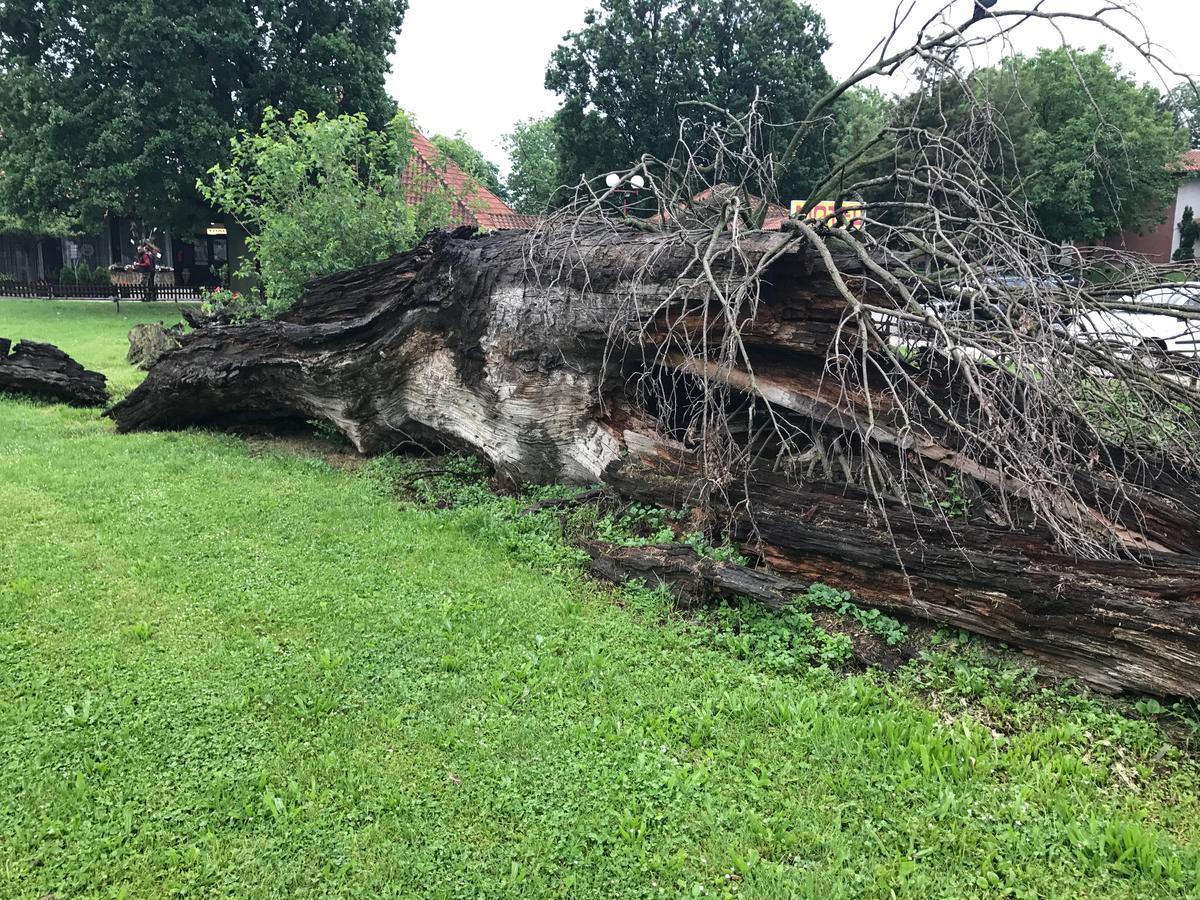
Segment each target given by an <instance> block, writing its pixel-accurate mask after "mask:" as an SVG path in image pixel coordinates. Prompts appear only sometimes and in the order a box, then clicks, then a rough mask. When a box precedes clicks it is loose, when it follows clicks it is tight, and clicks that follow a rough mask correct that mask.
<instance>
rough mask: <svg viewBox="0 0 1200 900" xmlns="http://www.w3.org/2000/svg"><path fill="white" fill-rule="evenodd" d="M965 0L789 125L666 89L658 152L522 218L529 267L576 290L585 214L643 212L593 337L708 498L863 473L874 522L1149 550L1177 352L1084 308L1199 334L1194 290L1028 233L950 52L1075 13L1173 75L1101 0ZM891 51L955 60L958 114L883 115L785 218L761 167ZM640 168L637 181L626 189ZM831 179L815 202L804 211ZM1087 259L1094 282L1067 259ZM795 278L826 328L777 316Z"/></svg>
mask: <svg viewBox="0 0 1200 900" xmlns="http://www.w3.org/2000/svg"><path fill="white" fill-rule="evenodd" d="M969 6H970V4H963V3H947V4H945V5H943V6H941V7H940V9H938V10H937V12H936V14H935V15H934V16H932V17H931V18H929V19H928V21H925V22H924V23H919V22H916V21H915V19H914V16H915V10H916V8H917V7H918V4H917V3H915V2H910V0H905V2H903V3H901V4H900V5H899V7H897V10H896V14H895V16H894V18H893V27H892V29H891V32H890V34H889V35H888V36H887V37H886V38H885V39H884V40H882V41H881V42H880V44H879V45H878V46H877V48H876V50H875V52H874V53H873V54H872V57H871V59H869V60H868V61H867V63H865V64H864V65H863V66H862V67H860V69H859V70H858V71H857V72H856V73H855V74H854V75H852V76H851V77H850V78H848V79H846V80H845V81H843V82H842V83H841V84H839V85H838V86H837V87H835V88H834V89H833V90H832V91H830V92H829V94H827V95H826V96H825V97H824V98H822V99H821V100H820V101H819V102H818V104H817V105H816V107H815V108H814V109H813V111H812V114H811V115H810V117H809V118H808V119H807V120H805V121H804V122H801V123H798V124H795V123H793V124H792V125H790V126H787V134H788V135H789V136H790V139H788V138H784V139H783V140H781V130H782V129H781V128H780V127H779V126H775V125H771V124H769V122H768V113H769V110H768V109H767V107H766V106H765V104H763V103H762V102H757V101H756V102H755V103H754V104H753V105H752V106H751V108H750V109H749V110H746V111H732V110H724V109H719V108H716V107H713V106H710V105H706V104H683V105H682V106H681V113H682V116H683V122H682V127H681V130H680V138H679V142H678V149H677V152H676V153H675V155H674V157H673V158H672V159H670V160H661V159H655V158H652V157H644V158H643V159H641V160H639V161H638V162H637V164H636V165H635V166H633V167H632V168H631V169H629V170H628V171H626V172H622V173H617V175H618V178H616V179H609V181H615V182H616V183H617V186H616V187H611V186H609V185H608V183H607V182H606V183H604V184H603V185H600V184H599V183H598V182H599V181H600V180H599V179H598V180H597V181H592V182H586V181H585V182H583V183H581V184H580V185H579V186H578V187H577V189H576V191H575V196H574V200H573V202H572V203H570V204H568V205H567V206H566V207H564V208H563V209H562V210H560V211H559V212H558V213H557V214H555V215H554V216H552V217H550V218H549V219H548V220H547V221H546V222H545V223H544V224H543V225H542V226H541V227H540V228H539V229H537V230H536V231H535V232H533V233H532V234H531V236H530V251H529V261H530V264H531V270H532V271H534V272H535V273H536V277H537V278H538V279H539V280H540V281H541V282H542V283H543V284H544V285H554V284H558V283H562V284H566V283H568V282H570V283H573V284H582V288H581V290H582V291H583V292H585V293H586V291H587V279H586V272H585V273H584V277H583V278H582V279H581V278H580V271H579V270H580V269H585V270H586V267H587V265H588V264H589V262H588V261H589V260H591V261H593V262H594V259H595V256H594V253H592V252H591V251H589V250H588V249H587V248H588V247H592V248H594V247H595V246H596V242H597V235H598V234H600V235H603V234H604V233H606V232H607V233H614V232H617V231H619V230H622V229H628V228H631V227H633V228H638V229H641V230H642V231H644V232H646V236H645V240H644V241H643V242H642V245H641V246H642V252H641V253H640V255H639V256H638V262H637V265H636V266H634V267H631V268H630V270H629V271H628V272H627V273H626V277H625V278H624V279H623V284H624V289H623V291H622V294H621V296H620V297H618V298H615V301H614V298H612V297H605V298H604V304H605V308H606V309H611V310H612V312H611V320H610V333H609V353H610V360H611V361H612V362H613V363H614V364H621V370H622V371H624V372H625V373H627V376H628V379H629V381H628V390H627V395H628V397H629V398H630V400H631V403H632V405H633V407H634V408H636V409H637V410H639V411H640V413H642V414H644V415H646V416H648V417H652V418H653V419H654V420H655V421H656V423H657V427H658V428H659V429H660V431H661V433H662V434H663V435H664V436H666V437H669V438H672V439H674V440H676V441H679V442H680V443H681V444H683V445H684V446H686V447H689V448H691V449H693V450H694V451H695V453H696V455H697V457H698V458H699V459H700V460H701V464H702V467H703V473H704V478H703V492H704V493H705V494H707V495H708V496H712V495H713V494H714V493H715V494H719V495H720V496H721V497H723V498H725V499H731V498H732V499H733V501H734V503H736V494H737V492H736V491H733V490H732V488H733V487H734V486H736V485H738V484H739V483H744V482H745V480H746V479H752V478H754V477H755V473H756V472H758V471H762V470H763V468H764V467H767V468H769V469H770V470H773V471H775V472H785V473H787V474H788V475H789V476H790V477H792V478H794V479H796V480H797V481H801V482H802V481H804V480H820V481H822V482H824V483H829V482H831V481H843V482H845V483H847V484H848V485H853V486H856V487H858V488H863V489H865V490H866V491H867V493H868V495H869V496H870V497H871V498H872V499H873V501H874V505H875V507H876V509H877V512H878V514H879V521H880V522H881V523H882V525H883V526H884V527H887V526H888V523H889V520H890V519H891V518H892V517H894V516H895V515H897V510H916V509H920V510H923V511H926V512H927V511H928V510H930V509H932V510H934V511H940V513H941V515H942V517H943V520H944V522H945V524H947V525H951V526H952V525H953V521H952V520H953V519H955V518H956V517H958V516H961V515H966V514H968V512H969V514H971V515H978V516H981V517H985V518H987V519H989V520H991V522H992V523H993V524H995V525H1002V526H1006V527H1013V528H1037V529H1045V530H1047V531H1049V532H1050V533H1051V534H1052V535H1053V538H1054V539H1055V542H1056V543H1057V544H1058V546H1059V547H1060V548H1061V549H1062V550H1064V551H1066V552H1070V553H1075V554H1079V555H1082V556H1085V557H1090V558H1107V557H1111V556H1121V555H1129V554H1138V553H1140V552H1142V551H1161V550H1164V549H1166V547H1165V546H1164V544H1163V540H1162V535H1161V534H1156V533H1155V529H1154V528H1153V527H1152V526H1151V525H1150V523H1147V522H1146V521H1145V519H1144V517H1143V516H1142V509H1143V507H1142V503H1141V501H1142V500H1143V499H1144V498H1146V497H1147V496H1149V494H1150V493H1151V492H1152V493H1155V494H1161V492H1162V491H1163V490H1165V489H1166V488H1164V485H1169V484H1171V483H1187V482H1188V481H1189V480H1191V481H1192V483H1194V481H1195V480H1196V479H1197V478H1198V477H1200V387H1198V381H1197V376H1200V368H1198V363H1197V358H1196V357H1195V356H1193V357H1190V358H1189V357H1181V358H1172V357H1169V356H1167V355H1164V354H1162V353H1161V352H1160V351H1161V348H1160V347H1159V346H1157V345H1156V344H1154V343H1153V342H1150V343H1145V344H1141V343H1137V342H1131V341H1127V340H1116V341H1114V340H1110V339H1095V336H1094V335H1089V334H1088V333H1086V330H1085V329H1081V327H1080V323H1084V322H1088V321H1094V320H1095V319H1096V317H1097V316H1101V317H1102V316H1103V315H1104V314H1106V313H1111V312H1114V311H1126V312H1132V311H1137V312H1140V313H1147V312H1153V313H1155V314H1158V315H1162V316H1166V317H1170V319H1171V320H1172V321H1175V322H1177V323H1178V326H1179V328H1180V329H1181V331H1186V330H1187V329H1189V328H1196V330H1197V332H1198V333H1200V302H1198V303H1197V305H1195V306H1181V305H1169V304H1168V305H1162V306H1161V307H1156V308H1151V309H1148V308H1147V307H1146V306H1145V305H1141V304H1139V305H1135V304H1133V303H1132V302H1131V300H1130V297H1133V296H1137V295H1138V294H1140V293H1142V292H1144V291H1145V290H1147V289H1148V288H1151V287H1154V286H1156V285H1159V284H1160V283H1161V282H1162V280H1163V278H1164V272H1163V271H1162V270H1161V269H1160V268H1158V267H1156V266H1153V265H1151V264H1149V263H1147V262H1146V261H1145V260H1143V259H1141V258H1139V257H1136V256H1134V255H1132V254H1127V253H1121V252H1117V251H1098V250H1097V251H1092V250H1088V251H1086V252H1085V251H1083V250H1080V249H1077V248H1073V247H1062V246H1058V245H1055V244H1053V243H1052V242H1050V241H1048V240H1047V239H1045V238H1044V237H1043V236H1042V235H1041V234H1040V232H1039V228H1038V226H1037V223H1036V222H1035V220H1034V219H1033V217H1032V215H1031V213H1030V209H1029V205H1028V204H1027V203H1026V202H1024V200H1023V198H1022V197H1021V196H1020V194H1019V192H1018V193H1016V194H1013V193H1010V192H1009V191H1008V189H1006V188H1003V187H1001V186H1000V185H998V184H997V183H996V182H995V181H994V180H993V176H992V174H991V171H992V168H991V165H990V164H991V163H992V162H993V157H994V154H995V153H996V152H997V151H996V148H997V147H1000V148H1003V147H1004V146H1005V145H1006V144H1007V143H1008V141H1009V138H1008V135H1007V131H1006V123H1005V121H1004V118H1003V116H1002V115H1001V114H1000V113H999V112H998V111H997V110H996V109H994V108H992V106H990V105H989V102H988V98H986V97H982V96H975V95H974V94H973V93H972V85H971V83H970V81H969V80H968V79H966V78H964V77H963V76H961V75H960V74H958V73H959V67H958V65H956V63H958V62H961V61H963V60H965V59H970V58H972V57H973V55H974V54H976V53H980V52H982V51H984V50H985V49H986V48H996V49H1001V50H1002V49H1003V48H1005V47H1006V46H1007V45H1008V41H1009V39H1010V37H1011V35H1012V33H1013V31H1014V30H1015V29H1017V28H1019V27H1021V26H1022V25H1024V24H1026V23H1028V22H1030V21H1032V20H1041V21H1044V22H1048V23H1050V24H1051V25H1052V26H1054V27H1056V28H1060V29H1061V27H1062V26H1063V25H1065V24H1067V23H1074V24H1075V25H1076V26H1078V25H1079V24H1080V23H1088V24H1090V25H1092V26H1093V27H1095V28H1097V29H1099V30H1101V31H1102V32H1103V33H1105V34H1107V35H1108V36H1110V37H1115V38H1117V39H1119V40H1121V41H1124V42H1125V43H1126V44H1128V45H1130V46H1133V47H1135V48H1136V49H1137V50H1138V51H1139V52H1140V53H1141V54H1142V56H1143V57H1144V58H1145V59H1146V60H1147V61H1148V62H1149V63H1150V64H1151V65H1153V66H1154V67H1155V70H1156V71H1158V72H1160V73H1163V74H1175V75H1177V74H1178V73H1173V72H1172V71H1171V70H1170V68H1169V67H1168V66H1167V64H1166V63H1165V62H1164V60H1163V58H1162V56H1161V54H1160V53H1159V52H1158V50H1157V49H1156V48H1155V47H1154V45H1153V44H1151V43H1150V42H1149V40H1148V39H1146V38H1145V36H1144V32H1141V29H1140V26H1139V24H1138V21H1137V19H1136V17H1135V16H1134V15H1133V13H1132V12H1131V11H1130V10H1129V9H1128V8H1127V7H1126V6H1125V4H1123V3H1120V2H1109V3H1105V4H1103V5H1102V6H1101V7H1100V8H1098V9H1097V10H1096V11H1094V12H1092V13H1087V14H1085V13H1081V12H1078V11H1069V10H1068V11H1064V10H1061V9H1056V8H1054V7H1053V4H1051V3H1048V2H1040V3H1036V4H1034V5H1032V6H1031V7H1029V8H1025V9H1020V10H1006V9H1004V8H1003V4H1001V5H1000V6H999V7H998V8H993V9H991V10H990V11H988V12H987V14H984V15H973V16H972V18H971V19H969V20H967V21H962V22H961V24H954V23H955V21H956V20H955V18H953V16H954V15H955V14H960V15H959V19H960V20H961V19H962V16H961V13H962V12H963V10H964V9H965V8H968V7H969ZM967 12H968V13H971V12H972V11H971V10H970V9H967ZM914 29H915V35H916V37H915V39H913V40H912V41H911V42H910V43H907V44H906V45H905V46H903V47H902V48H901V49H894V47H895V46H896V45H897V44H898V43H899V42H900V36H901V35H902V34H904V33H906V32H908V31H911V30H914ZM1139 32H1141V33H1142V36H1141V37H1138V34H1139ZM989 52H990V51H989ZM904 72H908V73H910V74H913V75H915V76H917V77H920V76H921V75H922V74H928V73H930V72H932V73H934V74H935V77H937V78H949V79H957V88H958V89H959V90H961V91H962V93H963V95H964V96H965V97H966V98H967V100H968V103H969V108H970V114H969V115H968V116H967V118H966V119H965V120H960V121H953V122H952V121H943V122H942V123H940V125H939V127H937V128H930V127H928V126H927V125H922V124H921V123H920V122H919V121H918V120H917V117H916V116H914V117H912V118H911V119H909V120H907V121H906V120H901V119H899V118H898V117H896V116H893V117H892V119H891V120H889V121H887V122H886V123H885V124H884V125H883V126H882V127H881V128H880V129H879V130H878V132H877V133H876V134H875V135H874V136H873V137H872V138H871V139H870V140H868V141H866V142H865V143H864V144H863V145H862V146H860V147H858V148H855V149H854V150H853V151H852V152H851V153H850V154H849V155H848V156H847V157H846V158H845V159H840V160H836V161H832V162H831V165H830V167H829V174H828V176H827V177H826V178H825V179H823V181H822V183H821V184H820V186H819V187H818V189H817V190H815V191H814V192H813V194H812V195H811V198H810V199H809V200H808V202H807V205H806V206H805V207H804V209H802V210H801V211H800V213H799V215H797V216H794V217H788V216H787V213H786V212H785V211H784V210H782V208H781V207H780V205H779V204H780V201H781V198H779V197H778V196H777V192H776V190H775V184H776V183H777V177H776V176H777V173H778V172H779V171H780V170H781V169H782V168H784V167H786V166H787V165H788V164H789V163H790V162H791V161H792V160H793V159H794V158H795V157H796V155H797V154H799V153H804V152H815V151H811V150H810V148H811V147H813V146H814V144H816V143H817V141H815V140H814V138H815V136H818V135H819V134H820V132H821V131H822V130H823V129H825V128H827V127H828V125H829V123H830V112H831V110H832V109H833V108H834V105H835V104H836V102H837V100H838V99H839V98H840V97H841V96H842V95H843V94H845V93H846V91H848V90H850V89H851V88H853V87H855V86H856V85H859V84H861V83H863V82H864V81H866V80H868V79H870V78H872V77H875V76H882V75H886V76H894V75H898V74H901V73H904ZM1080 77H1083V76H1082V75H1080ZM1085 87H1086V85H1085ZM781 147H782V149H781ZM635 177H637V178H640V179H641V180H642V183H644V185H645V189H644V190H643V191H641V192H638V194H637V195H636V196H635V197H634V198H633V201H632V202H631V201H630V196H629V195H628V194H627V193H625V192H627V191H629V189H630V188H629V186H630V184H631V182H632V181H633V179H634V178H635ZM829 199H836V201H837V205H836V206H835V207H834V209H833V210H832V211H827V214H826V215H825V216H824V218H812V217H810V213H811V212H812V211H813V210H814V209H816V208H817V204H818V202H819V201H822V200H829ZM781 220H785V221H781ZM860 222H861V225H860ZM852 224H853V226H854V227H851V226H852ZM764 226H770V227H771V231H769V232H767V233H765V234H764V232H763V229H764ZM681 252H682V253H684V254H685V255H686V256H687V257H688V258H689V259H690V262H689V263H688V264H687V265H686V266H685V267H684V269H683V271H682V272H681V274H680V275H679V277H678V278H677V279H676V280H675V282H674V283H673V285H672V287H671V289H670V290H669V291H667V292H663V291H661V290H651V289H650V288H651V285H655V284H657V282H656V281H655V276H654V272H655V260H656V259H657V258H659V257H660V256H662V255H663V254H667V253H670V254H672V255H673V256H675V255H678V254H679V253H681ZM1097 271H1103V272H1105V273H1106V277H1105V279H1104V280H1103V283H1102V284H1097V283H1096V281H1095V279H1089V278H1088V276H1089V275H1094V273H1096V272H1097ZM568 276H569V277H568ZM1184 277H1186V278H1187V279H1189V280H1195V279H1196V278H1197V277H1198V276H1197V275H1196V274H1195V273H1185V276H1184ZM806 284H807V285H808V287H806ZM816 284H819V285H820V288H819V289H818V288H816V287H813V286H812V285H816ZM814 291H823V292H824V295H825V296H826V297H832V298H835V299H836V301H837V314H836V316H835V321H834V322H833V323H832V327H831V328H829V329H828V331H827V332H823V331H821V329H819V328H817V329H811V328H810V329H809V333H810V337H811V336H813V335H815V336H817V337H820V336H821V335H824V336H825V337H826V338H827V340H824V341H823V342H822V341H816V342H812V343H810V344H809V345H806V344H805V343H804V340H803V339H801V338H796V337H793V338H792V339H790V343H789V342H788V341H785V340H781V339H779V338H778V335H779V333H780V327H781V326H780V322H781V319H782V318H786V317H787V316H788V315H789V312H788V310H787V309H785V308H783V307H784V306H786V305H787V304H792V305H795V304H801V305H802V304H805V303H811V302H812V299H813V292H814ZM1197 300H1198V301H1200V292H1198V297H1197ZM790 314H792V315H794V316H795V317H798V318H799V319H805V318H806V316H808V318H810V319H811V318H812V316H811V315H809V314H806V313H805V311H804V310H803V309H792V310H791V313H790ZM817 318H819V316H818V317H817ZM768 324H769V326H770V327H768ZM770 335H775V336H776V337H775V338H771V337H770ZM784 351H787V352H786V353H785V352H784ZM789 354H790V355H789ZM698 499H704V498H703V497H700V498H698Z"/></svg>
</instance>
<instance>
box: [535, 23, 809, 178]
mask: <svg viewBox="0 0 1200 900" xmlns="http://www.w3.org/2000/svg"><path fill="white" fill-rule="evenodd" d="M829 46H830V45H829V40H828V38H827V37H826V34H825V23H824V20H823V19H822V18H821V17H820V16H819V15H818V14H817V13H816V12H814V11H813V10H812V8H811V7H809V6H808V5H807V4H803V3H796V2H794V0H744V2H730V0H603V2H602V5H601V9H600V10H598V11H592V12H589V13H588V15H587V18H586V19H585V21H584V27H583V28H582V29H581V30H579V31H577V32H574V33H572V34H569V35H567V38H566V40H565V41H564V43H563V45H562V46H561V47H559V48H558V49H557V50H556V51H555V52H554V55H553V57H552V58H551V61H550V66H549V69H548V70H547V72H546V87H547V88H549V89H550V90H552V91H554V92H555V93H557V94H559V95H560V96H561V97H562V103H563V105H562V108H561V110H560V111H559V112H558V114H557V115H556V117H555V129H556V132H557V138H558V146H559V154H560V158H561V164H562V166H561V172H562V175H563V176H564V178H565V179H566V180H567V181H570V182H574V181H576V180H577V179H578V178H579V176H581V175H586V176H588V177H589V178H594V177H596V176H598V175H603V174H605V173H606V172H610V171H613V170H615V169H622V168H625V167H627V166H628V164H629V163H631V162H632V161H634V160H636V159H638V158H639V157H640V156H641V155H642V154H644V153H649V154H653V155H654V156H656V157H658V158H660V159H669V158H670V157H671V156H672V154H673V152H674V151H675V149H676V137H677V135H678V132H679V121H680V112H681V110H680V108H679V107H678V106H677V104H678V102H679V101H680V100H684V99H687V100H694V101H703V102H707V103H711V104H714V105H716V106H718V107H721V108H724V109H728V110H731V111H732V112H734V113H735V114H738V113H743V112H745V110H746V109H747V108H748V107H749V106H750V104H751V102H752V101H753V100H754V98H755V94H756V91H761V96H762V98H763V99H764V100H765V101H766V102H767V103H768V104H769V107H770V117H771V120H772V121H773V122H774V123H776V124H779V125H784V124H787V123H790V122H794V121H795V120H798V119H800V118H802V117H804V115H805V114H806V113H807V112H808V110H809V109H810V108H811V107H812V105H813V104H814V102H815V101H816V99H817V98H818V97H819V96H820V95H821V94H822V93H823V92H824V91H825V90H827V89H828V88H829V87H830V86H831V84H832V82H831V79H830V77H829V74H828V72H826V70H825V66H824V64H823V63H822V62H821V57H822V55H823V54H824V53H825V51H826V50H828V49H829ZM685 114H686V115H687V116H689V117H692V118H695V117H697V116H699V115H701V113H700V110H699V109H698V108H697V107H689V108H687V110H686V112H685ZM787 137H790V131H788V132H787V134H786V135H781V140H782V141H783V142H786V140H787ZM821 168H822V167H821V164H820V161H818V160H816V159H814V158H813V154H804V153H801V154H798V155H797V163H796V165H795V166H793V167H792V168H791V169H790V170H789V171H788V172H785V173H782V176H783V177H782V178H781V179H780V190H781V192H782V193H783V194H784V195H787V194H798V195H800V196H803V194H804V191H805V189H806V186H807V185H808V184H810V183H811V181H812V180H813V177H814V176H815V174H817V172H818V171H819V170H820V169H821Z"/></svg>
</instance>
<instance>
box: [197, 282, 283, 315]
mask: <svg viewBox="0 0 1200 900" xmlns="http://www.w3.org/2000/svg"><path fill="white" fill-rule="evenodd" d="M200 308H201V309H202V310H203V311H204V312H206V313H209V314H210V315H217V316H229V317H230V318H231V319H233V320H234V321H235V322H245V321H249V320H250V319H261V318H264V317H265V316H266V315H267V314H268V310H267V306H266V304H265V303H264V301H263V298H262V296H261V295H255V294H251V295H249V296H247V295H243V294H242V293H241V292H239V291H231V290H229V288H212V289H211V290H208V291H206V292H205V293H204V301H203V303H201V306H200Z"/></svg>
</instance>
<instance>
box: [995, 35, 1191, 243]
mask: <svg viewBox="0 0 1200 900" xmlns="http://www.w3.org/2000/svg"><path fill="white" fill-rule="evenodd" d="M1014 66H1015V69H1016V75H1017V78H1016V83H1017V84H1018V85H1019V87H1020V90H1021V91H1022V93H1023V95H1024V96H1025V98H1026V102H1027V104H1028V106H1029V110H1030V113H1031V116H1030V118H1031V128H1030V130H1029V131H1028V132H1027V133H1026V134H1024V135H1023V139H1024V140H1025V141H1027V142H1028V153H1029V155H1030V157H1031V159H1032V161H1033V166H1034V168H1033V171H1032V172H1031V180H1030V184H1029V188H1028V194H1029V198H1030V200H1031V201H1032V203H1033V206H1034V209H1035V210H1036V213H1037V217H1038V220H1039V221H1040V222H1041V225H1042V228H1043V230H1044V231H1045V232H1046V235H1047V236H1048V237H1049V238H1050V239H1051V240H1064V241H1065V240H1099V239H1101V238H1104V237H1106V236H1107V235H1109V234H1112V233H1113V232H1116V231H1120V230H1122V229H1129V228H1133V229H1143V228H1147V227H1152V226H1155V225H1158V224H1160V223H1159V218H1160V217H1161V215H1162V209H1163V207H1165V206H1166V205H1167V204H1168V203H1169V201H1170V198H1171V196H1172V195H1173V194H1174V193H1175V189H1176V184H1175V175H1174V174H1173V171H1172V170H1173V169H1174V163H1175V162H1176V161H1177V160H1178V158H1179V154H1180V153H1181V152H1182V150H1183V149H1184V148H1185V147H1186V137H1185V135H1184V133H1183V132H1182V131H1181V130H1180V129H1178V128H1177V127H1176V125H1175V122H1174V119H1173V117H1172V116H1171V113H1170V111H1168V110H1164V109H1163V108H1162V107H1163V104H1162V100H1163V98H1162V95H1161V94H1160V93H1159V92H1158V91H1157V90H1155V89H1154V88H1151V87H1144V86H1140V85H1138V84H1137V83H1136V82H1134V81H1133V80H1132V79H1130V78H1127V77H1125V76H1124V75H1123V74H1122V72H1121V71H1120V69H1119V68H1118V67H1117V66H1115V65H1114V64H1112V63H1110V62H1109V60H1108V56H1107V54H1106V53H1105V51H1103V50H1097V51H1095V52H1092V53H1078V52H1072V51H1071V50H1069V49H1065V48H1059V49H1056V50H1044V51H1042V52H1041V53H1039V54H1038V55H1037V56H1035V57H1032V58H1030V59H1023V60H1018V61H1016V62H1015V63H1014Z"/></svg>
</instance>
